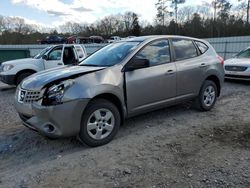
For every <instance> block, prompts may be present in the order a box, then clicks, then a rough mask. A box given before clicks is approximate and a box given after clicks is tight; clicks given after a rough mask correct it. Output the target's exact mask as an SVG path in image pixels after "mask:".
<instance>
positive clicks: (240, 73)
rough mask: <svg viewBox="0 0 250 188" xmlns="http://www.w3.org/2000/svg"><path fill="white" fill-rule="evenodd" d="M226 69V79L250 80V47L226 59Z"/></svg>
mask: <svg viewBox="0 0 250 188" xmlns="http://www.w3.org/2000/svg"><path fill="white" fill-rule="evenodd" d="M224 69H225V78H226V79H234V80H250V47H249V48H247V49H245V50H243V51H241V52H240V53H238V54H237V55H235V56H234V57H233V58H232V59H228V60H226V61H225V64H224Z"/></svg>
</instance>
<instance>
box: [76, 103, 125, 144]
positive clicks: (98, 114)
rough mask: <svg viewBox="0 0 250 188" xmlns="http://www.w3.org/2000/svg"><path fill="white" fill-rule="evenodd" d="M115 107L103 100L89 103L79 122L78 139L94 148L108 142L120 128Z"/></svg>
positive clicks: (118, 114) (118, 115)
mask: <svg viewBox="0 0 250 188" xmlns="http://www.w3.org/2000/svg"><path fill="white" fill-rule="evenodd" d="M120 123H121V118H120V113H119V110H118V109H117V107H116V106H115V105H114V104H113V103H111V102H109V101H107V100H104V99H96V100H94V101H91V102H90V104H89V105H88V106H87V108H86V110H85V112H84V114H83V116H82V122H81V130H80V134H79V137H80V139H81V141H83V142H84V143H85V144H87V145H88V146H92V147H96V146H101V145H104V144H107V143H108V142H110V141H111V140H112V139H113V138H114V136H115V135H116V133H117V132H118V129H119V127H120Z"/></svg>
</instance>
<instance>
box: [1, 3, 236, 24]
mask: <svg viewBox="0 0 250 188" xmlns="http://www.w3.org/2000/svg"><path fill="white" fill-rule="evenodd" d="M203 1H204V2H211V1H212V0H201V1H200V0H186V4H185V5H194V6H195V5H199V4H201V3H202V2H203ZM156 2H157V0H1V2H0V15H3V16H17V17H21V18H23V19H25V20H26V22H27V23H30V24H37V25H41V26H44V27H57V26H59V25H62V24H63V23H65V22H76V23H93V22H95V21H96V20H98V19H101V18H103V17H105V16H108V15H111V14H118V13H124V12H126V11H133V12H135V13H137V14H138V15H139V16H140V20H146V21H148V22H152V21H153V19H154V17H155V15H156V9H155V3H156ZM231 2H232V3H235V2H237V0H231Z"/></svg>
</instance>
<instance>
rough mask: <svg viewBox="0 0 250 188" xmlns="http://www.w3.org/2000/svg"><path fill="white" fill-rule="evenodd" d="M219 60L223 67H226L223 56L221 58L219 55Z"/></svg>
mask: <svg viewBox="0 0 250 188" xmlns="http://www.w3.org/2000/svg"><path fill="white" fill-rule="evenodd" d="M217 58H218V59H219V60H220V63H221V64H222V65H224V59H223V58H222V57H221V56H219V55H217Z"/></svg>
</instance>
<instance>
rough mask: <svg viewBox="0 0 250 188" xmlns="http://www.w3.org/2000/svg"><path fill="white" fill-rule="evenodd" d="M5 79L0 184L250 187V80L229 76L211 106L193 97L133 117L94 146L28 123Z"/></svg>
mask: <svg viewBox="0 0 250 188" xmlns="http://www.w3.org/2000/svg"><path fill="white" fill-rule="evenodd" d="M14 92H15V89H14V88H11V87H8V86H6V85H3V84H0V129H1V131H0V187H3V188H5V187H17V188H21V187H62V188H64V187H84V188H85V187H86V188H88V187H91V188H92V187H93V188H96V187H98V188H99V187H120V188H122V187H124V188H125V187H126V188H128V187H152V188H154V187H155V188H157V187H159V188H165V187H180V188H183V187H190V188H193V187H194V188H195V187H250V83H245V82H226V83H225V85H224V88H223V91H222V95H221V97H220V98H219V100H218V102H217V105H216V107H215V108H214V109H213V110H212V111H210V112H206V113H204V112H199V111H196V110H195V109H192V108H191V109H190V108H189V107H190V106H189V104H188V103H186V104H181V105H178V106H175V107H171V108H167V109H163V110H159V111H155V112H151V113H148V114H145V115H141V116H138V117H135V118H132V119H129V120H127V121H126V122H125V124H124V125H123V126H122V127H121V129H120V131H119V133H118V135H117V136H116V137H115V139H114V140H113V141H112V142H111V143H109V144H107V145H105V146H102V147H98V148H89V147H87V146H83V145H81V144H80V143H79V142H78V141H77V140H76V139H75V138H69V139H59V140H49V139H47V138H44V137H42V136H40V135H39V134H37V133H36V132H33V131H31V130H29V129H27V128H26V127H24V126H23V125H22V124H21V122H20V120H19V118H18V116H17V113H16V112H15V110H14V107H13V97H14Z"/></svg>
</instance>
